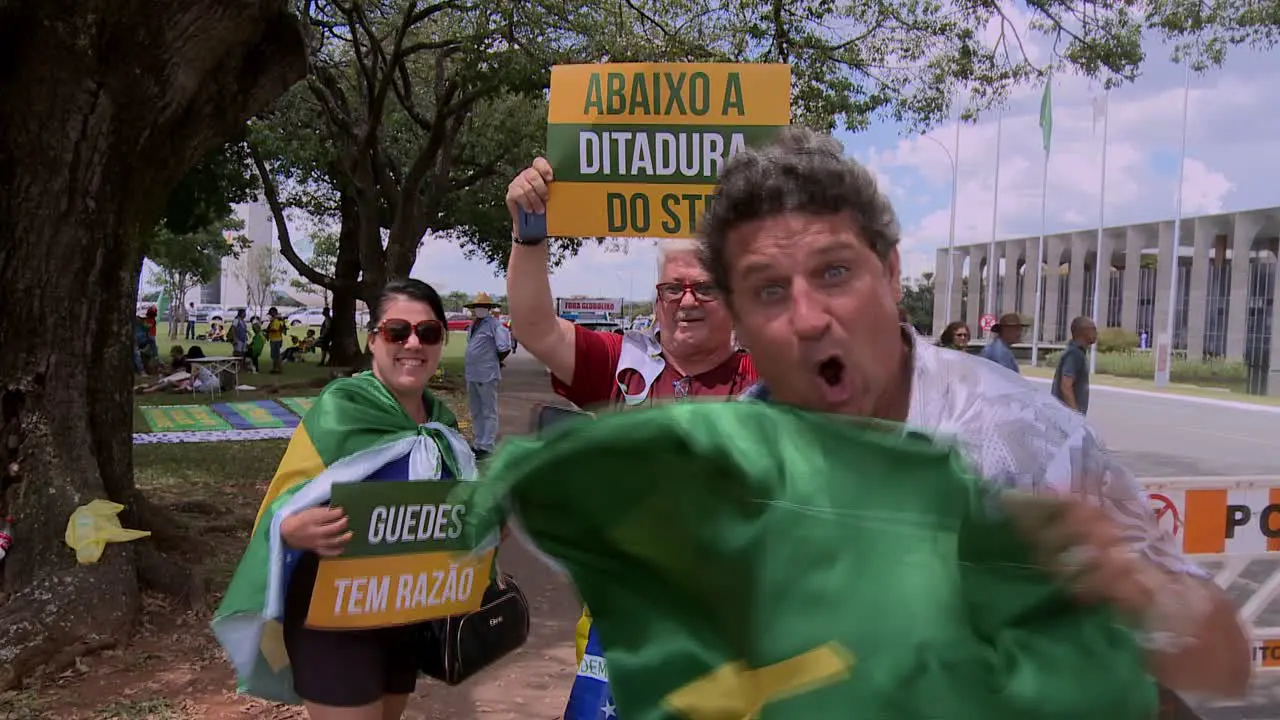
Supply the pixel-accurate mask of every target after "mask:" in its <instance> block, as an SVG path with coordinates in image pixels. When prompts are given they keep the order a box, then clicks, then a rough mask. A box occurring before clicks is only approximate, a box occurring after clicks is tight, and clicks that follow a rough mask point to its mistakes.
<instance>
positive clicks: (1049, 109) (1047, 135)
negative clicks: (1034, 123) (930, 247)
mask: <svg viewBox="0 0 1280 720" xmlns="http://www.w3.org/2000/svg"><path fill="white" fill-rule="evenodd" d="M1040 132H1041V133H1042V134H1043V140H1044V174H1043V175H1042V176H1041V178H1040V243H1039V245H1038V246H1037V248H1036V299H1035V307H1034V308H1032V312H1031V317H1032V320H1031V367H1036V366H1037V365H1039V364H1040V316H1041V315H1042V314H1043V313H1041V312H1040V298H1041V294H1042V293H1043V292H1044V274H1045V273H1044V233H1045V230H1046V228H1047V227H1048V224H1049V148H1050V146H1051V144H1052V137H1053V75H1052V73H1051V74H1050V75H1049V78H1048V80H1046V81H1045V84H1044V95H1043V96H1041V98H1040ZM1054 269H1055V271H1056V269H1057V268H1056V266H1055V268H1054ZM1057 275H1058V274H1057V272H1054V278H1055V279H1056V278H1057ZM1025 276H1026V275H1025V273H1024V275H1023V277H1025ZM1054 310H1055V311H1056V310H1057V309H1056V308H1055V309H1054Z"/></svg>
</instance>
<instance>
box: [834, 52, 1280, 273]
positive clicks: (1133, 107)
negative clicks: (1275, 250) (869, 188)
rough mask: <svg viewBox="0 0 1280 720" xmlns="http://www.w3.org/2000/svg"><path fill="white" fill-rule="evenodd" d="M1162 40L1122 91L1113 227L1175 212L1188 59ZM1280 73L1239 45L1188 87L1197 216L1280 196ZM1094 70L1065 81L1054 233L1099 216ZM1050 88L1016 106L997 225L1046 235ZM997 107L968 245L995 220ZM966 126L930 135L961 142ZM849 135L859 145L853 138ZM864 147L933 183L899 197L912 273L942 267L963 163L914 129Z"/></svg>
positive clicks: (1113, 131) (969, 142)
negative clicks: (1173, 59)
mask: <svg viewBox="0 0 1280 720" xmlns="http://www.w3.org/2000/svg"><path fill="white" fill-rule="evenodd" d="M1164 52H1165V51H1164V50H1163V49H1162V48H1159V47H1154V48H1151V49H1150V50H1149V57H1151V58H1153V61H1152V65H1150V66H1149V68H1148V70H1147V72H1146V74H1145V75H1144V76H1143V78H1142V79H1140V80H1139V81H1138V82H1136V83H1134V84H1133V85H1131V86H1128V87H1124V88H1120V89H1118V90H1116V91H1113V92H1112V93H1111V96H1110V102H1109V116H1110V117H1109V125H1108V127H1107V136H1108V144H1107V177H1106V199H1105V200H1106V203H1105V221H1106V223H1107V224H1108V225H1117V224H1124V223H1131V222H1140V221H1150V220H1159V219H1166V218H1171V217H1173V214H1174V204H1175V196H1176V186H1177V176H1178V158H1179V150H1180V143H1181V137H1182V117H1183V98H1184V90H1183V80H1184V74H1183V71H1182V69H1181V68H1180V67H1178V66H1174V65H1172V64H1170V63H1167V62H1164V61H1163V60H1161V58H1162V57H1163V54H1162V53H1164ZM1277 81H1280V61H1277V59H1275V58H1273V57H1269V56H1267V55H1264V54H1252V53H1244V52H1242V53H1239V54H1237V55H1235V56H1233V57H1232V58H1231V59H1230V62H1229V64H1228V66H1227V67H1226V68H1224V69H1222V70H1218V71H1214V72H1212V73H1210V74H1207V75H1206V76H1204V77H1193V78H1192V80H1191V89H1190V92H1189V93H1187V94H1186V97H1187V99H1188V108H1189V110H1188V123H1187V158H1186V165H1185V178H1184V184H1183V187H1184V194H1183V213H1184V215H1197V214H1205V213H1214V212H1224V211H1230V210H1243V209H1248V208H1254V207H1266V206H1271V205H1280V188H1277V186H1276V185H1275V183H1274V182H1272V181H1271V179H1270V175H1271V173H1272V172H1273V168H1275V167H1277V165H1278V164H1280V138H1277V136H1276V135H1275V134H1274V130H1273V129H1272V127H1273V122H1274V121H1273V118H1274V117H1276V116H1277V114H1280V97H1277V96H1276V95H1275V94H1274V93H1272V92H1270V91H1269V88H1273V87H1275V85H1276V83H1277ZM1094 96H1096V92H1091V90H1090V87H1089V84H1088V82H1087V81H1085V80H1083V79H1081V78H1075V77H1059V78H1058V79H1057V80H1056V82H1055V85H1054V133H1053V146H1052V154H1051V159H1050V164H1049V180H1048V204H1047V227H1048V231H1049V232H1058V231H1065V230H1072V229H1084V228H1091V227H1096V225H1097V222H1098V204H1099V191H1100V185H1101V160H1102V158H1101V150H1102V129H1103V128H1102V126H1101V124H1099V126H1098V127H1097V128H1096V130H1095V128H1094V122H1093V106H1092V98H1093V97H1094ZM1039 99H1040V95H1039V90H1035V91H1033V92H1030V93H1028V94H1026V95H1024V96H1023V97H1022V98H1020V99H1015V100H1014V101H1013V102H1012V103H1011V106H1010V107H1009V109H1008V110H1006V112H1005V115H1004V121H1003V133H1002V136H1001V147H1000V193H999V208H998V209H999V216H998V221H997V223H996V227H997V236H998V237H1000V238H1004V237H1017V236H1024V235H1035V234H1038V233H1039V231H1040V227H1041V222H1040V203H1041V182H1042V177H1043V170H1044V165H1043V151H1042V149H1041V135H1040V129H1039V127H1038V122H1039ZM996 125H997V122H996V118H995V117H984V118H983V119H982V120H981V121H980V122H979V123H977V124H976V125H973V126H965V127H963V128H962V130H961V140H960V153H959V155H960V158H959V164H960V173H959V174H960V181H959V189H958V191H957V195H958V202H957V204H956V205H957V213H956V243H957V244H960V245H964V244H970V243H974V242H984V241H987V240H989V239H990V237H991V232H992V203H993V194H994V193H993V188H994V183H995V156H996V150H995V145H996ZM954 133H955V125H954V124H951V125H948V126H945V127H941V128H938V129H936V130H935V131H934V132H932V133H930V137H931V138H933V139H936V140H937V141H938V142H940V143H941V144H943V145H944V146H946V147H947V149H949V150H954V142H955V140H954ZM847 144H849V145H853V146H856V145H857V144H858V139H857V138H853V139H852V141H851V142H847ZM856 154H857V155H859V156H861V157H863V158H865V159H866V160H867V162H868V164H869V165H872V166H874V167H875V168H876V169H877V171H878V172H880V173H882V174H884V175H885V176H887V177H888V178H889V182H890V183H891V186H892V184H899V185H901V184H904V183H906V182H909V179H911V178H915V179H917V180H919V181H920V182H921V183H924V184H925V185H926V186H927V187H929V188H932V190H933V192H932V194H931V195H930V196H929V197H930V201H928V202H913V203H912V204H911V205H910V206H899V212H900V215H901V216H902V224H903V229H904V240H903V255H904V272H906V273H908V274H911V275H914V274H918V273H920V272H923V271H928V270H932V269H933V268H934V264H935V254H934V250H935V249H936V248H938V247H942V246H945V244H946V242H947V227H948V220H949V211H950V207H949V202H948V201H949V197H948V194H949V192H950V181H951V180H950V163H949V161H948V160H947V157H946V154H945V153H944V152H943V151H941V150H940V149H939V148H938V147H937V145H936V144H935V143H934V142H933V140H931V139H925V138H921V137H913V138H900V139H896V141H893V142H891V143H881V146H879V147H877V146H875V145H869V146H864V148H863V149H862V151H861V152H858V153H856Z"/></svg>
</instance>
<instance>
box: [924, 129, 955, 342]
mask: <svg viewBox="0 0 1280 720" xmlns="http://www.w3.org/2000/svg"><path fill="white" fill-rule="evenodd" d="M920 137H922V138H924V139H926V140H931V141H932V142H933V143H934V144H935V145H937V146H938V147H940V148H942V152H944V153H946V155H947V161H948V162H950V163H951V228H950V229H949V230H948V231H947V300H946V305H945V307H946V309H947V314H946V321H947V322H951V321H952V320H953V319H954V318H952V316H951V288H952V287H953V285H952V283H953V282H954V280H953V279H952V275H954V274H955V265H956V264H955V261H954V260H953V259H952V256H954V255H955V252H956V190H957V189H958V187H959V184H960V183H959V178H960V174H959V170H960V167H959V165H957V164H956V155H959V154H960V117H959V115H957V116H956V142H955V148H956V152H955V155H953V154H951V151H950V150H948V149H947V146H946V145H943V144H942V141H941V140H939V139H938V138H936V137H933V136H932V135H921V136H920ZM933 301H934V302H937V301H938V299H937V297H936V296H935V297H934V300H933Z"/></svg>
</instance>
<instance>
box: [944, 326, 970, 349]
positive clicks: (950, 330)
mask: <svg viewBox="0 0 1280 720" xmlns="http://www.w3.org/2000/svg"><path fill="white" fill-rule="evenodd" d="M960 328H964V329H965V330H968V329H969V326H968V325H965V324H964V323H963V322H961V321H959V320H957V321H955V322H953V323H951V324H950V325H948V326H947V327H946V328H944V329H943V331H942V335H940V336H938V344H939V345H941V346H942V347H955V346H956V331H957V330H959V329H960Z"/></svg>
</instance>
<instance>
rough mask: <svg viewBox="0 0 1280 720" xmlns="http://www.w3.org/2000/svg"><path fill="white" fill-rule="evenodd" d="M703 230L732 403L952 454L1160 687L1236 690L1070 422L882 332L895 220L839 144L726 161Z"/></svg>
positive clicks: (1227, 610)
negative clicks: (991, 489) (722, 316)
mask: <svg viewBox="0 0 1280 720" xmlns="http://www.w3.org/2000/svg"><path fill="white" fill-rule="evenodd" d="M703 227H704V230H705V238H704V241H703V254H702V260H703V264H704V266H705V267H706V269H707V272H708V273H709V275H710V277H711V280H712V282H713V283H714V284H715V286H716V287H717V288H719V289H720V292H721V295H722V297H723V302H724V304H725V306H726V308H727V309H728V311H729V312H730V314H731V315H732V317H733V321H734V324H735V329H736V331H737V338H738V341H739V342H740V343H741V344H742V345H743V346H744V347H746V348H747V349H748V350H749V351H750V352H751V355H752V358H753V359H754V361H755V365H756V368H757V370H758V372H759V374H760V377H761V380H762V382H761V384H759V385H757V386H756V387H754V388H752V389H751V390H749V391H748V392H747V393H746V395H745V398H746V399H749V400H751V399H754V400H763V401H771V402H779V403H786V404H790V405H793V406H797V407H801V408H805V409H809V410H814V411H820V412H826V413H832V414H836V415H845V416H854V417H869V418H877V419H880V420H887V421H891V422H893V423H901V424H902V427H904V428H906V429H907V430H914V431H919V432H923V433H925V434H927V435H930V436H933V437H935V438H937V439H938V440H939V441H943V442H947V441H954V442H955V443H957V444H958V446H959V448H960V450H961V452H962V454H963V455H965V456H966V457H967V459H968V460H969V461H970V462H971V463H972V465H973V466H974V467H975V468H976V469H977V471H978V472H979V473H980V474H981V475H982V476H983V477H985V478H986V479H988V480H990V481H992V482H995V483H998V484H1001V485H1003V486H1006V487H1011V488H1017V489H1021V490H1024V491H1026V492H1027V493H1031V494H1034V495H1039V496H1041V497H1040V498H1035V502H1032V503H1027V505H1024V506H1023V507H1022V508H1021V509H1019V508H1014V509H1015V510H1027V509H1028V507H1027V506H1034V507H1036V508H1037V512H1036V513H1035V515H1034V516H1035V521H1034V522H1028V523H1025V525H1026V527H1025V529H1026V531H1027V533H1028V535H1029V536H1030V539H1031V540H1032V541H1034V543H1035V544H1036V546H1037V547H1038V548H1039V550H1040V551H1041V554H1042V556H1043V558H1044V562H1045V564H1046V566H1047V567H1048V568H1049V569H1050V570H1051V571H1054V572H1056V573H1058V574H1059V575H1060V576H1061V578H1062V580H1063V582H1064V583H1066V584H1068V585H1070V586H1071V587H1072V589H1073V590H1074V591H1075V592H1076V594H1077V595H1079V596H1080V597H1081V599H1082V600H1083V601H1088V602H1108V603H1111V604H1113V605H1114V606H1116V607H1117V608H1119V609H1120V610H1121V611H1122V613H1123V614H1124V615H1125V616H1126V617H1131V618H1134V626H1135V629H1136V630H1137V631H1138V634H1139V637H1140V638H1141V639H1142V641H1143V644H1144V647H1146V648H1148V655H1147V657H1148V667H1149V669H1150V671H1151V673H1152V675H1153V676H1154V677H1155V678H1156V679H1157V680H1158V681H1159V682H1160V683H1161V684H1162V685H1164V686H1165V687H1167V688H1170V689H1173V690H1177V691H1189V692H1199V693H1208V694H1218V695H1239V694H1241V693H1243V691H1244V689H1245V685H1246V684H1247V683H1248V680H1249V676H1250V658H1249V647H1248V643H1247V641H1246V638H1245V634H1244V631H1243V629H1242V628H1241V625H1240V623H1239V620H1238V617H1237V615H1236V611H1235V608H1234V606H1233V605H1232V603H1231V602H1230V600H1229V599H1228V598H1227V596H1226V594H1225V593H1223V592H1222V591H1221V590H1220V589H1219V588H1218V587H1217V586H1216V585H1214V584H1213V583H1212V581H1211V580H1210V579H1209V578H1208V576H1207V574H1206V573H1204V572H1203V571H1202V570H1200V569H1199V568H1198V567H1196V566H1195V565H1194V564H1192V563H1191V562H1189V561H1188V560H1187V559H1186V558H1184V557H1183V556H1182V555H1181V552H1180V550H1179V548H1178V546H1177V545H1176V544H1175V543H1174V542H1173V541H1172V539H1171V538H1170V537H1169V536H1168V535H1167V534H1164V533H1162V532H1161V531H1160V529H1159V528H1158V526H1157V525H1156V523H1155V521H1154V519H1153V517H1152V515H1151V512H1150V510H1149V506H1148V504H1147V499H1146V497H1145V495H1144V494H1143V493H1142V491H1141V490H1140V489H1139V487H1138V485H1137V483H1136V482H1135V480H1134V478H1133V475H1132V474H1131V473H1130V472H1129V471H1128V470H1126V469H1125V468H1123V467H1122V466H1120V465H1119V464H1118V463H1117V462H1116V461H1115V460H1114V459H1113V458H1112V457H1111V456H1110V455H1109V454H1108V453H1107V451H1106V450H1105V448H1104V447H1103V445H1102V442H1101V440H1100V439H1099V438H1098V436H1097V435H1096V433H1095V432H1094V430H1093V429H1092V428H1091V427H1090V426H1089V424H1088V423H1087V421H1086V420H1085V419H1084V418H1083V417H1082V416H1080V415H1078V414H1076V413H1073V412H1071V411H1070V410H1069V409H1067V408H1066V407H1065V406H1063V405H1061V404H1060V403H1058V402H1057V401H1056V400H1054V399H1053V398H1052V397H1051V396H1050V395H1049V394H1048V393H1047V392H1045V391H1044V390H1043V389H1041V388H1039V387H1037V386H1035V385H1033V384H1031V383H1030V382H1028V381H1026V380H1024V379H1023V378H1021V377H1020V376H1018V375H1016V374H1014V373H1010V372H1007V371H1006V370H1004V369H1003V368H1000V367H999V366H997V365H995V364H993V363H990V362H987V361H985V360H983V359H981V358H977V357H973V356H970V355H967V354H965V353H954V352H946V351H944V350H942V349H939V348H936V347H933V346H932V345H930V344H929V343H926V342H921V341H919V340H918V339H917V337H916V336H915V333H914V331H912V330H911V329H910V327H909V326H906V325H902V324H900V323H899V321H898V310H897V307H898V304H899V303H900V302H901V300H902V286H901V283H900V277H899V255H898V242H899V239H900V232H899V226H898V221H897V217H896V215H895V213H894V210H893V208H892V206H891V205H890V204H889V201H888V200H887V199H886V198H885V196H884V195H883V194H881V193H880V192H879V190H878V189H877V187H876V183H875V179H874V177H873V176H872V175H871V173H870V172H869V171H868V170H867V169H866V168H864V167H863V166H861V165H859V164H858V163H857V162H856V161H854V160H852V159H850V158H846V157H845V156H844V152H843V148H842V147H841V146H840V144H839V143H838V142H836V141H835V140H833V139H832V138H830V137H826V136H821V135H817V134H815V133H812V132H810V131H807V130H803V129H799V128H790V129H787V130H784V131H783V132H782V133H781V134H780V135H779V137H778V138H777V139H776V140H775V142H774V143H773V144H772V145H770V146H768V147H764V148H756V149H748V150H746V151H743V152H741V153H739V154H737V155H735V156H734V157H733V158H732V159H731V160H730V161H729V162H728V163H727V164H726V167H725V169H724V171H723V173H722V174H721V176H720V185H719V188H718V191H717V200H716V202H715V203H714V204H713V205H712V207H711V210H710V212H709V214H708V217H707V220H706V222H705V223H704V226H703ZM1024 497H1025V496H1024ZM1045 506H1048V510H1047V511H1045ZM1028 516H1030V513H1026V514H1024V515H1023V518H1024V519H1025V518H1026V517H1028ZM1015 517H1017V515H1016V514H1015Z"/></svg>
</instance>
